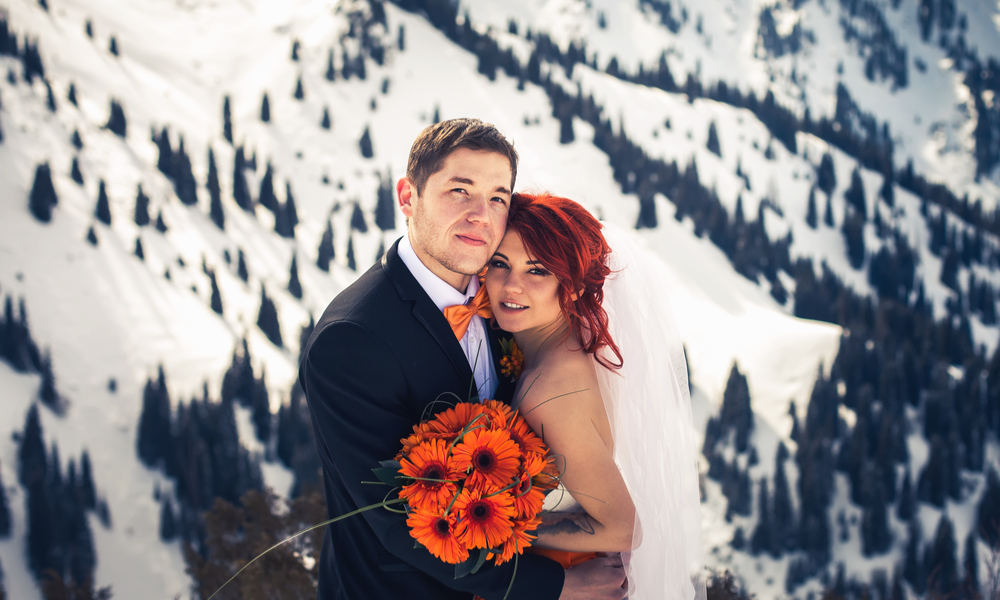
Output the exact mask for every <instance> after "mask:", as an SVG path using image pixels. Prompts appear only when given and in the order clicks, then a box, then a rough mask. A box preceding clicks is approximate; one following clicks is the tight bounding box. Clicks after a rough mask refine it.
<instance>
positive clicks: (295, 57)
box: [292, 40, 301, 62]
mask: <svg viewBox="0 0 1000 600" xmlns="http://www.w3.org/2000/svg"><path fill="white" fill-rule="evenodd" d="M300 46H301V44H300V43H299V40H294V41H292V61H293V62H299V47H300Z"/></svg>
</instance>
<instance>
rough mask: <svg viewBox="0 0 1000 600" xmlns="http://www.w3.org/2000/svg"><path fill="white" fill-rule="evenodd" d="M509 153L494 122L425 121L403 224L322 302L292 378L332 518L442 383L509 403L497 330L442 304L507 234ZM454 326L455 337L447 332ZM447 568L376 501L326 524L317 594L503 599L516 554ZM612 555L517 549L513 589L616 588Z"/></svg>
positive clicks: (379, 494)
mask: <svg viewBox="0 0 1000 600" xmlns="http://www.w3.org/2000/svg"><path fill="white" fill-rule="evenodd" d="M516 174H517V153H516V152H515V151H514V148H513V146H511V144H510V142H508V141H507V140H506V139H505V138H504V137H503V135H502V134H500V132H499V131H497V130H496V129H495V128H494V127H493V126H492V125H489V124H486V123H483V122H481V121H479V120H477V119H455V120H452V121H445V122H443V123H438V124H436V125H432V126H431V127H428V128H426V129H424V131H422V132H421V133H420V135H419V136H418V137H417V139H416V141H414V143H413V147H412V148H411V149H410V156H409V160H408V163H407V170H406V176H405V177H403V178H402V179H400V180H399V182H398V184H397V185H396V192H397V195H398V199H399V205H400V209H401V211H402V212H403V214H404V215H405V216H406V217H407V235H406V236H404V237H402V238H401V239H400V240H399V241H397V242H396V243H395V244H394V245H393V246H392V247H391V248H389V250H388V251H387V252H386V253H385V255H384V256H383V257H382V259H381V260H380V261H379V262H378V263H376V264H375V265H373V266H372V267H371V268H370V269H369V270H368V272H367V273H365V274H364V275H362V276H361V277H360V278H358V280H357V281H356V282H355V283H354V284H352V285H351V286H350V287H348V288H347V289H345V290H344V291H343V292H341V293H340V295H338V296H337V297H336V298H335V299H334V300H333V302H331V303H330V305H329V307H327V309H326V311H325V312H324V313H323V316H322V317H321V318H320V320H319V322H318V323H317V325H316V328H315V330H314V332H313V334H312V336H311V337H310V338H309V341H308V342H307V343H306V347H305V349H304V351H303V359H302V364H301V365H300V371H299V379H300V381H301V383H302V387H303V389H304V390H305V392H306V399H307V401H308V403H309V409H310V411H311V413H312V423H313V429H314V431H315V434H316V446H317V450H318V451H319V455H320V459H321V460H322V463H323V480H324V485H325V491H326V500H327V509H328V511H329V513H330V516H331V517H336V516H339V515H343V514H346V513H348V512H351V511H354V510H357V509H358V508H361V507H364V506H368V505H371V504H375V503H378V502H381V501H382V500H384V499H385V495H386V491H387V488H386V487H385V486H378V485H366V484H363V483H362V482H363V481H372V480H374V479H375V477H374V475H373V474H372V471H371V469H372V468H373V467H377V466H378V465H379V460H385V459H389V458H392V457H393V456H395V455H396V453H397V452H398V451H399V449H400V447H401V444H400V440H401V439H402V438H404V437H406V436H407V435H409V434H410V433H411V432H412V427H413V425H415V424H416V423H418V422H419V421H420V418H421V415H422V414H423V411H424V407H425V406H426V405H427V404H428V403H429V402H431V401H433V400H434V399H435V398H437V397H438V396H439V395H440V394H442V393H444V392H451V393H452V394H455V395H456V396H458V397H459V398H462V399H466V398H468V397H469V395H470V382H473V381H474V382H475V383H474V386H475V388H476V390H473V395H476V396H478V397H480V398H493V397H495V398H498V399H501V400H504V401H507V402H509V401H510V396H511V394H512V391H513V390H512V385H511V384H510V382H509V381H507V380H506V379H504V380H503V381H501V380H499V379H498V377H497V373H498V372H499V369H498V368H497V361H498V360H499V358H500V356H499V354H500V352H499V343H498V341H497V339H496V334H495V331H494V330H493V329H492V328H490V327H489V326H488V323H486V322H485V321H484V320H483V319H482V318H481V317H479V316H473V317H472V319H471V322H469V323H468V328H467V330H465V331H464V333H463V332H462V331H461V329H460V328H459V329H456V330H454V331H453V329H452V327H451V326H450V325H449V321H448V320H447V319H446V318H445V317H444V315H443V314H442V313H443V310H444V308H445V307H447V306H450V305H463V304H465V303H466V302H467V301H468V300H469V299H471V298H473V297H474V296H475V294H476V292H477V291H478V289H479V282H478V280H477V279H476V277H475V274H476V273H478V272H479V271H480V270H481V269H482V268H483V266H485V265H486V262H487V260H489V258H490V257H491V256H492V255H493V252H494V251H495V250H496V248H497V246H498V245H499V244H500V240H501V238H502V237H503V234H504V230H505V228H506V222H507V210H508V207H509V205H510V196H511V192H512V190H513V188H514V179H515V176H516ZM459 335H460V336H461V337H456V336H459ZM454 572H455V568H454V566H453V565H448V564H445V563H444V562H442V561H441V560H439V559H437V558H435V557H434V556H432V555H431V554H430V553H429V552H428V551H427V550H426V549H425V548H423V547H420V546H416V545H415V544H414V540H413V538H412V537H410V534H409V529H408V528H407V526H406V517H405V515H401V514H397V513H393V512H390V511H388V510H386V509H382V508H378V509H374V510H369V511H366V512H364V513H361V515H359V516H353V517H349V518H347V519H344V520H343V521H339V522H337V523H334V524H332V525H329V526H327V529H326V535H325V537H324V540H323V550H322V553H321V555H320V559H319V599H320V600H332V599H338V600H360V599H362V598H364V599H373V600H383V599H384V600H390V599H397V598H398V599H404V598H405V599H407V600H410V599H412V600H424V599H426V600H439V599H441V600H450V599H455V600H458V599H462V600H469V598H470V597H471V596H472V595H473V594H476V595H478V596H481V597H482V598H485V599H486V600H500V599H501V598H503V597H504V594H505V593H506V591H507V586H508V585H509V584H510V582H511V579H512V577H514V561H511V562H508V563H506V564H504V565H502V566H484V567H483V568H482V569H480V570H479V572H478V573H476V574H475V575H467V576H465V577H463V578H460V579H455V577H454ZM623 580H624V570H623V569H622V568H621V564H620V561H618V560H617V559H612V558H599V559H595V560H592V561H589V562H587V563H584V564H582V565H580V566H577V567H574V568H573V569H570V570H566V571H564V570H563V569H562V567H561V566H560V565H559V564H558V563H556V562H554V561H551V560H549V559H547V558H544V557H542V556H537V555H532V554H525V555H523V556H521V557H520V560H519V563H518V566H517V574H516V577H514V584H513V589H512V590H511V593H510V595H509V596H508V598H509V599H510V600H527V599H529V598H530V599H538V600H556V599H559V600H572V599H583V598H588V599H590V598H614V599H620V598H622V597H623V596H624V594H625V591H624V590H623V589H622V588H621V586H622V583H623Z"/></svg>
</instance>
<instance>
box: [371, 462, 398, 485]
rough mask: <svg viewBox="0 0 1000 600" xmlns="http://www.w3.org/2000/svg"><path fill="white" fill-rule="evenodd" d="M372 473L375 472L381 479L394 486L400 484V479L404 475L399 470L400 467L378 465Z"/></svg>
mask: <svg viewBox="0 0 1000 600" xmlns="http://www.w3.org/2000/svg"><path fill="white" fill-rule="evenodd" d="M385 462H388V461H385ZM396 464H399V463H396ZM372 473H375V477H378V480H379V481H381V482H382V483H384V484H386V485H391V486H393V487H396V486H398V485H399V480H400V479H403V475H402V474H401V473H400V472H399V468H398V467H378V468H376V469H372Z"/></svg>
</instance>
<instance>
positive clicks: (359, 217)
mask: <svg viewBox="0 0 1000 600" xmlns="http://www.w3.org/2000/svg"><path fill="white" fill-rule="evenodd" d="M351 229H352V230H354V231H358V232H360V233H368V223H367V221H365V214H364V213H363V212H361V206H359V205H358V203H357V202H355V203H354V209H353V210H352V211H351Z"/></svg>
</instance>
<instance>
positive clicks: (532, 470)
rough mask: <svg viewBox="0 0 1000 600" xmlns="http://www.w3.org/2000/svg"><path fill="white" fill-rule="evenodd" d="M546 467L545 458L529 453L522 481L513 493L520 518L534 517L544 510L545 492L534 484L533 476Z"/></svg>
mask: <svg viewBox="0 0 1000 600" xmlns="http://www.w3.org/2000/svg"><path fill="white" fill-rule="evenodd" d="M544 468H545V459H544V458H543V457H542V456H540V455H538V454H529V455H528V456H527V458H526V459H525V462H524V470H522V471H521V474H520V483H518V486H517V487H516V488H514V489H513V490H512V491H511V493H512V494H513V496H514V508H515V509H517V516H518V518H521V519H525V518H529V519H530V518H532V517H534V516H535V515H537V514H538V512H539V511H541V510H542V504H544V503H545V494H544V493H542V489H541V488H538V487H536V486H535V485H534V481H533V480H532V478H533V477H535V476H537V475H539V474H540V473H541V472H542V470H543V469H544Z"/></svg>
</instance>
